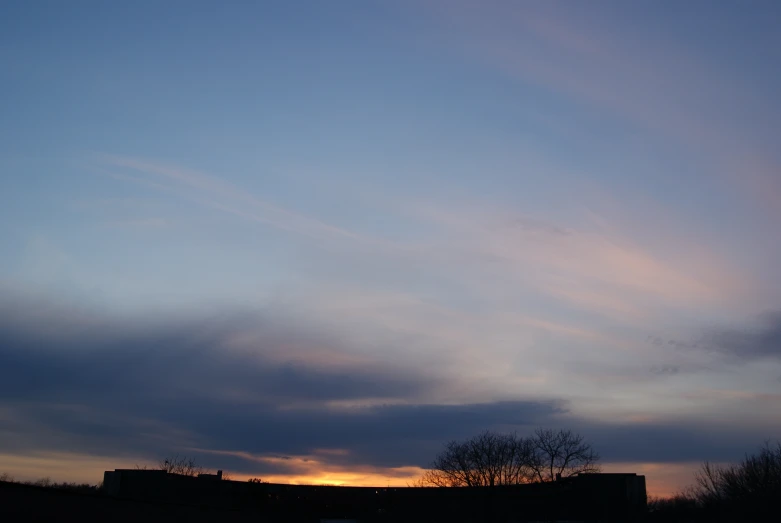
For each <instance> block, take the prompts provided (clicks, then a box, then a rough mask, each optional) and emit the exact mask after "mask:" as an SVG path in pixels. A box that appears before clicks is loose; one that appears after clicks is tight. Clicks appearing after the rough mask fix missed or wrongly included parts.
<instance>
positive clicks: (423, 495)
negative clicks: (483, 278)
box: [103, 469, 646, 523]
mask: <svg viewBox="0 0 781 523" xmlns="http://www.w3.org/2000/svg"><path fill="white" fill-rule="evenodd" d="M103 484H104V488H105V492H106V493H107V494H109V495H111V496H114V497H118V498H125V499H139V500H147V501H157V502H166V503H179V504H194V505H198V506H201V507H215V508H223V509H225V508H227V509H231V510H245V511H258V512H259V513H262V514H264V515H266V516H268V517H269V518H270V519H271V520H272V521H273V520H276V519H279V520H285V521H319V520H321V519H328V518H334V519H336V518H343V519H355V520H358V521H362V522H371V521H387V522H390V521H405V522H410V521H443V522H444V521H448V522H451V521H474V522H481V521H491V522H494V523H499V522H525V521H556V520H559V521H597V520H613V521H634V520H638V519H641V518H642V517H643V516H644V515H645V513H646V489H645V477H644V476H638V475H637V474H579V475H576V476H572V477H569V478H562V479H559V480H557V481H554V482H550V483H532V484H528V485H512V486H496V487H452V488H448V487H397V488H396V487H394V488H375V487H331V486H308V485H284V484H274V483H250V482H242V481H226V480H222V479H221V474H219V473H218V474H216V475H215V474H203V475H201V476H199V477H189V476H181V475H177V474H168V473H166V472H165V471H160V470H122V469H117V470H114V471H108V472H106V473H105V475H104V480H103Z"/></svg>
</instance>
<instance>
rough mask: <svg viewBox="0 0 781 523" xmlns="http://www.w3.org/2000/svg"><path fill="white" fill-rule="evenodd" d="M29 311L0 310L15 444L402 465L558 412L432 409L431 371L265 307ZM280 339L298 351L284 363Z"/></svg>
mask: <svg viewBox="0 0 781 523" xmlns="http://www.w3.org/2000/svg"><path fill="white" fill-rule="evenodd" d="M30 304H31V303H29V302H28V303H27V305H30ZM25 309H26V306H25V304H24V303H15V304H13V303H5V304H3V306H2V307H0V313H2V314H1V315H0V399H2V404H3V405H4V410H3V412H2V417H1V418H0V440H1V441H2V444H3V447H4V448H6V449H14V450H15V451H17V452H32V451H42V450H46V451H62V450H67V451H69V452H91V453H95V454H97V455H104V456H105V455H112V454H113V455H118V456H128V455H159V454H161V453H166V452H168V451H172V450H174V449H177V448H182V447H188V448H201V449H211V450H221V449H222V450H232V451H244V452H249V453H254V454H259V455H269V454H272V455H274V454H283V455H288V454H290V455H308V454H311V453H313V452H315V451H316V450H317V449H342V448H345V449H348V450H349V452H347V453H344V454H339V453H336V454H333V453H332V454H328V455H327V459H328V461H329V462H332V463H344V464H347V463H349V464H363V465H367V464H368V465H372V466H387V467H394V466H408V465H419V464H423V463H425V462H426V461H427V460H429V459H430V457H431V453H432V452H433V451H434V450H435V449H436V448H437V447H438V446H439V445H440V444H441V442H442V441H443V440H446V439H449V438H451V437H462V436H465V435H468V434H470V433H473V432H476V431H478V430H481V429H483V428H485V427H490V426H497V425H518V424H532V425H534V424H538V423H541V422H542V421H544V420H545V419H547V418H548V417H550V416H552V415H554V414H557V413H560V412H562V411H563V406H562V405H561V404H560V403H557V402H555V401H538V400H528V401H527V400H518V401H505V402H493V403H491V402H489V403H485V404H474V405H463V404H457V405H440V404H429V403H427V398H428V397H431V396H435V395H437V394H438V392H437V390H438V389H439V388H441V387H442V382H443V376H441V375H439V374H438V373H437V370H436V369H427V368H416V366H415V365H414V362H405V363H402V362H393V361H391V358H385V359H383V358H376V359H374V360H371V359H368V358H366V357H357V356H353V355H351V354H350V349H349V347H347V344H346V343H345V342H343V341H341V340H339V339H337V338H335V337H334V336H333V335H331V336H329V335H327V334H324V333H318V331H317V330H316V329H315V328H314V327H311V326H307V325H304V324H302V323H300V322H299V323H295V322H289V321H288V322H285V321H282V320H281V319H280V318H275V317H273V316H271V315H267V316H265V317H264V316H258V315H252V314H248V313H245V314H238V313H237V314H235V315H229V316H223V317H219V318H214V317H212V318H203V317H200V318H199V317H195V318H192V319H169V320H167V322H162V323H161V322H159V321H158V322H154V321H150V320H146V321H142V320H127V319H125V320H123V321H120V320H117V319H111V318H107V317H101V316H99V315H98V316H93V315H90V314H87V313H84V312H83V311H75V310H73V308H68V307H54V306H50V307H49V308H48V310H46V309H40V308H38V309H31V310H25ZM64 326H67V328H62V327H64ZM306 331H309V332H306ZM286 347H296V350H294V351H291V352H292V354H291V356H290V357H287V358H286V357H285V353H286V352H287V351H286V350H285V349H286ZM333 353H336V354H338V353H344V354H345V357H343V358H328V357H327V356H325V355H327V354H333ZM307 354H311V355H312V357H311V358H309V357H307ZM451 380H452V378H451ZM450 385H452V383H451V384H450ZM250 465H251V463H250ZM253 466H254V465H253ZM234 468H235V469H236V470H242V467H240V466H238V465H236V467H234ZM243 468H244V469H246V468H247V464H245V466H244V467H243Z"/></svg>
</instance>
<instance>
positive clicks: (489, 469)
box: [417, 429, 600, 487]
mask: <svg viewBox="0 0 781 523" xmlns="http://www.w3.org/2000/svg"><path fill="white" fill-rule="evenodd" d="M598 461H599V455H598V454H597V453H596V452H595V451H594V450H593V448H592V447H591V445H590V444H589V443H587V442H586V441H585V440H584V438H583V436H581V435H580V434H576V433H574V432H572V431H570V430H559V431H553V430H544V429H537V430H536V431H535V432H534V434H533V435H532V436H531V437H528V438H523V437H519V436H518V435H516V434H514V433H513V434H499V433H496V432H491V431H485V432H482V433H481V434H479V435H477V436H475V437H473V438H471V439H468V440H466V441H451V442H449V443H447V444H446V445H445V449H444V450H443V451H442V452H441V453H440V454H439V455H437V457H436V458H435V459H434V461H433V462H432V463H431V465H430V466H429V468H428V470H426V472H425V473H424V475H423V477H422V478H421V479H420V481H419V482H418V483H417V484H419V485H421V486H422V485H431V486H438V487H482V486H488V487H491V486H495V485H518V484H521V483H534V482H545V481H553V480H555V479H556V478H557V477H566V476H571V475H573V474H577V473H579V472H598V471H599V470H600V468H599V466H598V465H597V462H598Z"/></svg>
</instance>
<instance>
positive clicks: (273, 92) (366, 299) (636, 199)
mask: <svg viewBox="0 0 781 523" xmlns="http://www.w3.org/2000/svg"><path fill="white" fill-rule="evenodd" d="M779 22H781V9H779V6H778V5H776V3H775V2H750V3H740V4H739V3H732V2H730V3H727V2H725V3H718V4H716V3H713V2H686V3H680V2H639V1H638V2H604V1H599V2H577V3H576V2H509V1H508V2H467V1H463V2H457V1H453V2H450V1H447V2H446V1H440V2H435V1H432V2H349V1H344V2H303V1H302V2H262V3H260V2H259V3H252V2H229V3H227V5H225V3H218V2H174V1H167V2H143V1H141V2H132V3H125V4H123V5H121V4H119V3H115V2H80V1H75V2H67V3H63V2H6V3H4V4H3V6H2V7H0V65H1V66H0V85H2V89H1V90H0V92H1V94H2V97H1V98H0V194H2V206H0V292H1V293H2V300H1V301H2V306H1V307H0V311H2V314H3V317H2V318H0V325H2V329H1V330H0V338H1V339H2V340H4V341H2V344H1V346H0V350H1V351H2V352H1V353H0V358H1V359H0V361H3V360H5V361H6V363H7V364H6V365H3V366H2V370H0V377H2V376H3V375H4V374H5V376H4V378H5V379H6V380H7V381H8V382H9V383H10V381H9V380H10V376H13V377H14V379H21V381H20V382H19V383H16V385H15V386H14V387H11V386H10V385H9V386H7V387H3V388H0V391H1V392H2V395H0V414H1V415H2V417H0V420H2V422H3V423H2V425H0V442H3V443H4V445H3V446H4V448H15V449H16V453H15V454H14V457H13V460H11V457H10V456H6V457H5V459H6V460H7V463H10V465H9V468H12V469H13V472H15V473H16V474H17V475H22V476H24V475H28V476H30V475H34V474H37V473H38V472H40V470H39V469H40V468H41V467H44V465H41V463H44V464H45V467H49V468H54V469H53V470H58V469H56V467H62V470H63V471H73V470H74V467H72V466H71V465H68V464H69V463H71V461H73V460H75V461H73V462H77V463H81V464H82V465H81V466H79V467H76V469H78V471H79V472H77V473H76V474H81V476H79V477H84V476H88V475H90V474H92V475H94V474H95V470H99V469H100V468H101V467H103V466H104V465H110V464H111V463H116V462H117V461H122V460H125V461H127V462H133V461H134V460H135V462H140V461H144V460H154V459H156V458H157V457H159V456H158V454H159V453H161V452H165V451H169V450H182V451H186V450H187V449H189V451H190V452H197V453H200V454H199V455H200V456H201V459H203V460H206V462H208V463H213V464H214V466H215V468H216V467H219V466H221V465H222V464H224V461H225V460H227V459H231V460H233V461H231V466H232V467H233V468H234V469H235V470H236V473H237V474H247V475H249V474H258V475H264V476H266V477H275V478H279V479H280V480H282V479H288V480H291V481H305V480H306V478H309V479H310V480H312V478H317V479H316V481H320V482H322V481H326V480H327V481H334V482H339V481H341V482H352V483H366V482H372V481H377V478H378V477H382V478H385V477H392V478H399V479H398V480H399V481H406V479H405V478H407V477H411V476H414V475H415V474H416V473H417V471H418V470H419V467H421V466H425V464H426V463H427V460H428V459H429V458H427V457H426V456H427V455H428V454H427V453H429V454H430V453H432V452H436V450H437V448H438V447H437V445H439V444H440V443H441V442H444V441H445V440H447V439H450V438H451V437H462V436H464V435H468V434H469V432H470V430H471V431H473V432H475V431H479V430H482V429H484V428H497V429H508V428H510V429H513V428H514V429H518V430H521V431H523V430H526V429H528V428H530V427H534V426H537V425H540V424H543V425H551V426H573V427H576V428H579V429H580V430H581V431H582V432H583V433H584V434H586V435H587V436H588V437H590V438H591V439H592V440H593V441H594V442H595V445H597V446H599V445H600V443H601V445H602V446H603V447H605V448H602V449H598V450H600V451H601V452H602V454H603V456H604V459H605V461H606V463H607V466H609V467H613V468H614V469H619V468H623V469H627V468H632V469H633V470H638V471H640V472H645V473H647V474H648V475H649V478H650V481H651V482H652V484H653V485H654V488H656V489H657V491H660V492H661V491H665V489H667V490H666V491H669V490H670V489H671V488H672V487H670V485H679V484H682V483H685V482H686V481H688V479H689V476H688V474H689V472H690V471H691V469H692V468H693V467H694V466H696V464H697V463H698V462H699V461H701V460H704V459H709V460H713V461H726V460H730V459H736V458H739V457H741V456H742V455H743V453H744V452H746V451H750V450H751V449H752V448H753V447H754V446H756V445H759V444H761V443H762V442H763V441H764V440H765V439H767V438H772V437H774V436H777V434H778V433H779V429H780V428H781V424H779V421H778V420H781V410H779V405H781V402H779V401H778V400H779V399H781V393H780V392H779V391H781V361H779V356H781V352H780V351H779V349H780V348H781V339H780V338H779V332H781V316H779V314H781V313H780V312H779V311H781V278H779V276H778V271H777V267H778V266H779V264H780V263H781V241H779V234H778V225H779V223H781V169H780V166H781V153H779V150H780V149H779V148H778V144H777V142H778V137H779V136H781V106H779V104H778V102H777V100H776V98H777V97H776V95H775V93H777V92H781V73H780V72H779V71H780V70H781V69H780V68H779V67H778V64H779V62H780V61H781V41H779V40H781V37H780V36H779V35H778V32H777V31H776V28H777V27H778V24H779ZM161 340H168V343H162V341H161ZM86 350H89V351H92V352H90V354H92V355H93V356H92V357H91V358H92V359H90V358H87V359H86V360H84V358H85V356H84V354H83V352H84V351H86ZM177 358H181V359H182V360H183V361H188V362H190V363H189V364H188V365H187V366H185V368H182V369H178V370H177V368H176V366H174V368H173V369H172V370H169V374H166V376H169V377H168V378H164V377H161V376H160V374H161V372H160V369H168V368H169V367H167V366H166V365H171V364H170V362H171V361H175V360H176V359H177ZM85 361H89V362H91V364H90V365H85V364H84V362H85ZM166 362H168V363H166ZM57 369H59V370H57ZM75 369H82V370H81V371H79V372H76V371H75ZM140 369H141V370H140ZM143 369H146V370H143ZM112 373H113V374H112ZM188 373H191V375H192V376H197V377H199V378H203V379H204V380H208V381H209V383H210V384H211V385H213V390H212V394H208V389H209V387H204V386H202V385H200V384H199V385H197V386H196V385H195V384H194V383H193V380H192V379H188ZM253 373H255V374H253ZM107 376H111V378H110V379H109V378H107ZM27 378H29V379H27ZM261 378H262V379H265V380H267V383H270V384H273V386H271V385H269V386H260V385H258V384H257V381H258V380H261ZM36 380H37V381H36ZM148 380H153V381H155V383H156V384H155V385H154V386H152V385H151V384H149V383H148ZM158 380H161V381H163V382H164V383H163V384H161V383H159V382H158ZM14 383H15V382H14ZM119 383H123V384H124V385H122V386H120V385H118V384H119ZM96 388H97V389H96ZM324 388H326V389H329V390H333V391H334V393H333V394H330V393H326V392H323V389H324ZM96 390H102V391H104V393H105V394H106V395H107V397H106V398H101V400H100V401H98V400H97V399H96ZM142 390H143V391H144V392H143V393H142V392H140V391H142ZM114 395H116V396H114ZM111 398H113V400H111V401H109V400H110V399H111ZM122 398H124V399H122ZM104 401H105V402H104ZM112 401H113V403H112ZM199 401H203V402H206V403H208V405H210V407H213V408H204V409H203V412H201V413H198V412H195V410H197V409H195V410H194V407H193V406H192V405H196V404H198V402H199ZM111 405H115V406H116V405H120V406H122V407H121V408H114V407H111ZM162 406H167V408H168V409H169V410H166V409H165V408H163V407H162ZM291 406H295V407H296V408H299V409H302V410H301V412H302V414H301V417H300V418H296V417H295V416H293V415H292V414H290V412H291V411H290V409H291V408H292V407H291ZM508 406H509V407H508ZM69 409H76V410H77V411H78V412H79V413H80V415H79V416H77V417H76V418H68V417H67V416H65V417H63V416H62V413H63V412H66V411H69ZM355 409H358V410H357V411H356V410H355ZM421 409H422V410H421ZM426 409H433V410H432V412H434V413H435V414H431V416H430V417H431V419H438V418H437V416H440V415H441V416H442V427H443V428H442V429H441V430H437V429H435V428H427V427H428V425H427V424H426V423H422V422H421V413H423V412H428V411H427V410H426ZM513 409H515V410H513ZM513 411H514V412H516V414H515V415H510V414H508V413H509V412H513ZM174 412H176V414H174ZM53 413H60V414H53ZM108 413H110V416H109V415H108ZM228 413H230V414H228ZM437 413H438V414H437ZM231 416H235V418H231ZM239 418H240V421H237V420H238V419H239ZM74 419H79V420H82V421H83V423H76V422H75V421H73V420H74ZM231 420H233V422H234V423H235V426H236V427H239V426H245V425H246V430H247V431H250V432H251V431H252V430H260V429H259V428H258V426H261V425H262V426H263V427H266V428H265V429H263V430H268V429H267V427H268V426H275V427H277V428H276V429H275V430H276V431H277V432H278V433H279V434H280V437H279V438H271V437H270V438H267V439H264V440H263V443H262V444H260V443H257V439H253V438H251V437H250V436H248V435H245V436H244V437H241V436H240V435H236V436H235V437H233V436H230V435H225V436H221V435H220V434H219V433H215V432H214V430H213V428H214V427H215V426H220V427H224V426H227V425H230V424H231V422H232V421H231ZM252 420H254V422H253V421H252ZM259 420H263V423H265V425H264V424H263V423H261V421H259ZM306 420H309V421H306ZM378 420H379V421H378ZM391 420H393V421H394V422H398V423H399V424H401V425H399V426H402V427H407V429H408V430H407V429H405V430H407V432H404V430H402V432H403V433H409V434H410V436H409V437H400V436H398V435H397V436H396V437H393V438H391V437H390V436H389V437H388V438H387V441H384V442H383V443H382V444H380V443H375V444H374V446H373V444H372V441H375V442H377V441H378V440H377V438H376V434H377V432H378V431H384V433H387V434H390V433H392V432H393V431H390V430H389V429H388V428H387V426H386V425H384V424H390V423H391ZM253 423H255V425H253ZM268 424H271V425H268ZM333 424H342V425H343V426H344V427H345V431H344V433H340V432H339V431H336V432H334V433H329V434H330V435H326V436H323V438H322V440H318V439H317V438H316V437H314V436H311V437H309V438H306V437H303V436H300V437H295V436H291V434H297V432H296V427H298V428H299V429H300V430H304V429H301V427H304V426H308V427H310V428H311V427H319V428H322V426H325V425H329V426H330V425H333ZM118 427H121V430H120V429H119V428H118ZM149 427H157V428H156V429H150V428H149ZM383 427H384V428H383ZM347 428H349V430H347ZM109 429H111V430H109ZM112 430H117V431H118V432H117V433H119V434H131V435H134V437H132V438H129V440H125V439H123V438H117V437H116V435H115V434H114V433H113V432H112ZM236 431H238V429H236ZM42 432H46V433H47V434H50V435H49V436H46V437H43V436H41V437H31V435H32V434H41V433H42ZM227 432H229V431H226V434H227ZM307 432H312V433H318V430H313V431H310V430H309V429H307ZM150 434H155V436H154V437H152V436H150ZM283 434H285V436H284V437H282V436H281V435H283ZM345 434H349V436H348V435H345ZM626 434H631V435H632V440H633V441H634V442H635V447H632V446H631V445H630V446H629V447H626V445H624V444H617V443H616V438H618V437H619V436H617V435H626ZM141 435H144V436H143V437H142V436H141ZM147 436H148V438H150V439H149V441H146V439H144V438H147ZM372 438H374V439H372ZM703 439H707V440H708V443H707V444H703ZM291 440H292V441H295V442H296V445H292V446H291V445H290V444H289V443H290V441H291ZM389 445H390V446H395V447H394V448H396V447H398V448H397V449H396V450H394V451H393V452H390V455H392V456H393V458H392V459H390V458H387V455H389V454H388V451H387V448H388V446H389ZM665 446H667V447H675V448H676V449H678V450H676V451H674V452H673V451H666V450H663V449H662V448H661V447H665ZM625 447H626V448H625ZM648 447H653V448H659V451H658V452H656V453H653V452H651V453H649V452H647V451H646V450H645V449H646V448H648ZM318 453H319V454H318ZM283 454H284V455H286V456H288V457H292V458H293V459H294V460H295V459H299V462H297V465H296V466H295V467H294V466H293V465H290V463H292V462H291V461H290V460H287V461H285V463H287V465H285V466H283V465H284V463H283V464H282V465H280V462H279V460H276V458H275V457H274V456H279V455H283ZM307 456H309V458H312V456H317V457H318V458H317V459H314V458H312V459H311V460H310V461H306V462H305V461H303V460H304V459H308V458H306V457H307ZM381 456H385V457H381ZM120 458H121V459H120ZM386 458H387V459H386ZM69 460H71V461H69ZM209 460H211V461H209ZM275 460H276V461H275ZM123 463H124V461H123ZM312 463H317V466H316V467H315V466H314V465H311V464H312ZM36 464H37V465H36ZM306 464H308V465H306ZM36 467H38V468H36ZM285 467H287V468H285ZM296 467H298V468H296ZM223 468H229V467H223ZM64 473H65V472H63V474H64ZM71 473H72V472H68V474H71ZM55 475H56V474H55ZM324 475H326V476H327V477H326V476H324ZM302 478H303V479H302ZM313 481H315V480H313Z"/></svg>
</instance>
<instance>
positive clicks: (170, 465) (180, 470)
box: [157, 454, 204, 476]
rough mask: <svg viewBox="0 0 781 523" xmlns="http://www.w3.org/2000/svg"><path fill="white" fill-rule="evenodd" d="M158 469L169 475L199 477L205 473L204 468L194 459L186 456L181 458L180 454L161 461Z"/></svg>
mask: <svg viewBox="0 0 781 523" xmlns="http://www.w3.org/2000/svg"><path fill="white" fill-rule="evenodd" d="M157 468H158V469H160V470H164V471H166V472H168V473H169V474H181V475H182V476H197V475H198V474H203V471H204V469H203V467H201V466H200V465H198V464H197V463H196V462H195V460H194V459H192V458H188V457H186V456H181V457H179V455H178V454H176V455H174V456H172V457H168V458H165V459H162V460H160V461H159V462H158V464H157Z"/></svg>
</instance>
